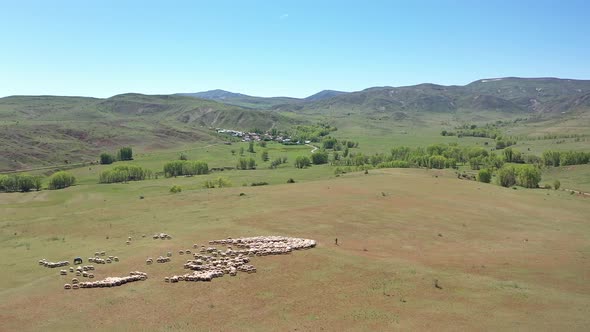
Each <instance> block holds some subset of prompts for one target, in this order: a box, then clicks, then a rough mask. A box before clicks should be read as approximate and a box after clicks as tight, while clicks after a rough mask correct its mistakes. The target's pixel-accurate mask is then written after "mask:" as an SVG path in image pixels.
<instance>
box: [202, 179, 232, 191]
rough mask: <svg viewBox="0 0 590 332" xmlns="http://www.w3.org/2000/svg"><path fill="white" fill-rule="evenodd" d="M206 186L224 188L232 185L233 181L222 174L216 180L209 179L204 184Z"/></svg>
mask: <svg viewBox="0 0 590 332" xmlns="http://www.w3.org/2000/svg"><path fill="white" fill-rule="evenodd" d="M204 187H205V188H223V187H231V182H230V181H229V180H228V179H227V178H224V177H222V176H220V177H217V178H216V179H215V180H207V181H205V184H204Z"/></svg>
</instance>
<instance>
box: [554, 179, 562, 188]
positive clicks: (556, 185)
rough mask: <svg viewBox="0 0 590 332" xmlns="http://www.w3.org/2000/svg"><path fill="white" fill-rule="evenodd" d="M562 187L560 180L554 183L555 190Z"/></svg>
mask: <svg viewBox="0 0 590 332" xmlns="http://www.w3.org/2000/svg"><path fill="white" fill-rule="evenodd" d="M560 187H561V182H559V180H555V181H553V188H554V189H555V190H559V188H560Z"/></svg>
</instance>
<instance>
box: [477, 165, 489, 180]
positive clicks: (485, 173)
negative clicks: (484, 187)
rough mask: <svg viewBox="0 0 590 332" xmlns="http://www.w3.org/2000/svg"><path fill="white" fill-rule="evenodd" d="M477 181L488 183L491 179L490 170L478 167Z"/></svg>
mask: <svg viewBox="0 0 590 332" xmlns="http://www.w3.org/2000/svg"><path fill="white" fill-rule="evenodd" d="M477 181H479V182H483V183H490V181H492V172H490V170H489V169H487V168H484V169H480V170H479V172H478V173H477Z"/></svg>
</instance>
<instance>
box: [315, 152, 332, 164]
mask: <svg viewBox="0 0 590 332" xmlns="http://www.w3.org/2000/svg"><path fill="white" fill-rule="evenodd" d="M311 161H312V163H313V164H314V165H320V164H326V163H327V162H328V152H326V151H316V152H314V153H312V154H311Z"/></svg>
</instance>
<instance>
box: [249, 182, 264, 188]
mask: <svg viewBox="0 0 590 332" xmlns="http://www.w3.org/2000/svg"><path fill="white" fill-rule="evenodd" d="M266 185H268V182H264V181H260V182H252V184H250V186H252V187H257V186H266Z"/></svg>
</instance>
